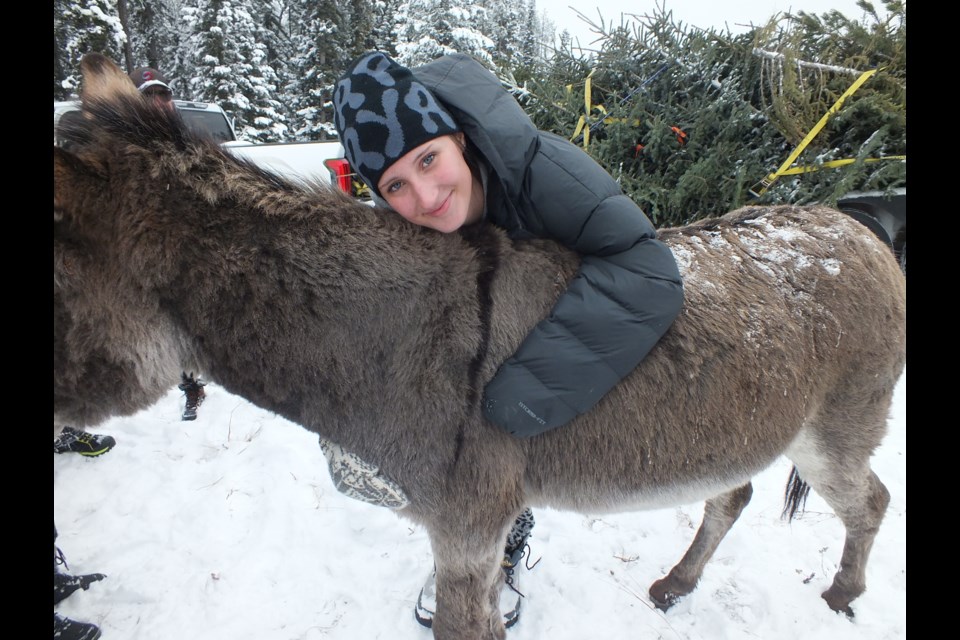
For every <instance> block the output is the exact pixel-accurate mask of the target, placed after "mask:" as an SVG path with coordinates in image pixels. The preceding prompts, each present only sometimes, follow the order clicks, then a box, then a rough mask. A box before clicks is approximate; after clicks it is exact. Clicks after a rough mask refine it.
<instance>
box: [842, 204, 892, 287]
mask: <svg viewBox="0 0 960 640" xmlns="http://www.w3.org/2000/svg"><path fill="white" fill-rule="evenodd" d="M837 208H838V209H840V210H841V211H843V212H844V213H846V214H848V215H849V216H851V217H853V218H856V219H857V220H858V221H860V222H861V223H862V224H864V225H866V226H867V227H868V228H869V229H870V230H871V231H873V232H874V233H875V234H876V235H877V236H878V237H879V238H880V239H881V240H883V241H884V242H886V243H887V244H889V245H890V246H891V247H892V248H893V251H894V254H895V255H896V256H897V258H898V259H899V260H900V268H901V269H902V270H903V272H904V273H906V272H907V188H906V187H902V188H899V189H894V190H893V191H892V193H889V194H888V193H884V192H883V191H855V192H851V193H848V194H847V195H845V196H843V197H842V198H840V200H838V201H837Z"/></svg>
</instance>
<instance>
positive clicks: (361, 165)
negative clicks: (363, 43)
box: [333, 51, 460, 195]
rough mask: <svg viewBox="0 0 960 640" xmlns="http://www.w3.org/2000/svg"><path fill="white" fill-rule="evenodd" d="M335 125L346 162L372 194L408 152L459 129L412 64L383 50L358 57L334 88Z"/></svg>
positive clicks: (376, 191) (378, 193) (377, 192)
mask: <svg viewBox="0 0 960 640" xmlns="http://www.w3.org/2000/svg"><path fill="white" fill-rule="evenodd" d="M333 108H334V124H335V125H336V127H337V132H338V133H339V134H340V141H341V143H342V144H343V148H344V151H345V153H346V156H347V161H349V162H350V166H352V167H353V169H354V171H356V172H357V173H358V174H359V175H360V177H361V178H363V181H364V182H366V183H367V186H369V187H370V188H371V189H372V190H373V192H374V193H376V194H377V195H381V194H380V192H379V191H378V190H377V183H378V182H380V178H381V177H382V176H383V174H384V172H385V171H386V170H387V169H389V168H390V165H392V164H393V163H394V162H396V161H397V160H398V159H400V158H401V157H402V156H403V155H404V154H406V153H407V152H409V151H411V150H413V149H415V148H417V147H419V146H420V145H422V144H423V143H425V142H427V141H429V140H432V139H433V138H437V137H439V136H443V135H447V134H451V133H456V132H457V131H459V130H460V128H459V127H458V126H457V123H456V122H455V121H454V119H453V117H452V116H451V115H450V114H449V113H448V112H447V110H446V109H444V108H443V106H442V105H441V104H440V103H439V102H438V101H437V99H436V97H434V95H433V94H432V93H430V91H429V90H428V89H427V88H426V87H425V86H424V85H422V84H421V83H420V82H418V81H417V79H416V78H415V77H414V75H413V73H412V72H411V71H410V69H408V68H406V67H404V66H402V65H400V64H398V63H397V62H395V61H394V60H393V59H391V58H390V57H389V56H387V55H386V54H384V53H380V52H379V51H374V52H368V53H365V54H363V55H362V56H360V57H359V58H357V59H356V60H354V61H353V62H352V63H351V64H350V66H349V67H347V70H346V72H344V74H343V75H342V76H340V80H339V81H338V82H337V85H336V87H335V89H334V93H333Z"/></svg>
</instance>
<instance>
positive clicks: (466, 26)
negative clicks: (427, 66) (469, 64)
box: [396, 0, 493, 69]
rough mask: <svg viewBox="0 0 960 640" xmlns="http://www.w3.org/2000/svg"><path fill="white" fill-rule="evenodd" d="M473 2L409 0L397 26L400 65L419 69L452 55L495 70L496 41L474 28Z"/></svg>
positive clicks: (403, 6) (400, 14)
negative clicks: (472, 60) (493, 53)
mask: <svg viewBox="0 0 960 640" xmlns="http://www.w3.org/2000/svg"><path fill="white" fill-rule="evenodd" d="M474 15H475V10H474V6H473V3H472V2H471V1H470V0H407V1H406V2H404V3H403V4H402V5H401V7H400V12H399V20H398V25H397V45H396V51H397V58H396V59H397V62H399V63H400V64H403V65H406V66H409V67H416V66H418V65H421V64H424V63H427V62H430V61H431V60H434V59H436V58H439V57H440V56H443V55H446V54H449V53H465V54H467V55H471V56H473V57H474V58H476V59H477V60H479V61H480V62H482V63H483V64H485V65H487V66H488V67H490V68H491V69H492V68H493V58H492V56H491V52H492V50H493V41H492V40H491V39H490V38H488V37H487V36H486V35H484V34H483V33H481V32H480V31H478V30H477V29H476V28H474V27H473V26H471V21H472V20H473V16H474Z"/></svg>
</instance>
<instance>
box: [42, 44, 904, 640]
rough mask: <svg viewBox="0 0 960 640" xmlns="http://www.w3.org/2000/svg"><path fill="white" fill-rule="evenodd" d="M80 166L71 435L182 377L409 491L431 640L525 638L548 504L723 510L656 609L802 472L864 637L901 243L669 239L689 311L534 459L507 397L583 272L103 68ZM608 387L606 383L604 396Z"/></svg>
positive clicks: (779, 227)
mask: <svg viewBox="0 0 960 640" xmlns="http://www.w3.org/2000/svg"><path fill="white" fill-rule="evenodd" d="M81 69H82V72H83V83H84V91H83V113H84V127H85V130H84V136H83V138H84V144H83V145H81V146H78V147H76V148H75V149H74V150H73V151H72V152H67V151H64V150H62V149H59V148H54V160H53V165H54V170H53V172H54V241H53V244H54V286H53V297H54V420H55V423H61V424H63V423H67V422H69V423H71V424H79V425H95V424H97V423H98V422H100V421H102V420H104V419H105V418H107V417H108V416H112V415H118V414H130V413H133V412H135V411H138V410H140V409H142V408H145V407H147V406H149V405H151V404H152V403H154V402H156V401H157V400H159V399H160V398H161V396H163V395H164V394H165V393H166V392H167V391H168V390H169V387H170V385H171V382H170V381H171V378H172V376H174V375H175V373H176V372H179V371H181V370H184V369H186V370H191V369H192V370H199V371H203V372H205V374H206V375H207V377H208V378H209V379H210V380H212V381H216V382H218V383H219V384H220V385H222V386H223V387H224V388H225V389H226V390H228V391H230V392H231V393H234V394H237V395H240V396H242V397H245V398H246V399H248V400H250V401H251V402H253V403H254V404H256V405H258V406H260V407H263V408H265V409H268V410H270V411H273V412H275V413H277V414H279V415H282V416H283V417H285V418H287V419H289V420H291V421H293V422H295V423H297V424H300V425H302V426H303V427H304V428H306V429H308V430H310V431H313V432H316V433H317V434H320V435H321V436H322V437H323V438H326V439H328V440H329V441H332V442H334V443H336V444H338V445H339V446H342V447H343V448H344V449H346V450H348V451H351V452H353V453H355V454H357V455H358V456H360V457H361V458H362V459H363V460H365V461H368V462H370V463H371V464H372V465H375V466H376V467H378V468H379V470H380V472H381V473H383V474H384V475H385V476H387V477H389V478H390V479H392V480H393V481H394V482H395V483H396V484H397V485H399V486H400V487H402V489H403V491H404V492H405V493H406V495H407V497H408V499H409V504H407V505H406V506H405V507H403V508H402V509H399V510H398V513H399V514H400V515H401V516H403V517H405V518H409V519H410V520H412V521H414V522H417V523H419V524H421V525H422V526H423V527H424V528H425V530H426V531H427V532H428V535H429V539H430V543H431V546H432V549H433V553H434V557H435V561H436V569H437V587H438V589H437V594H438V610H437V612H436V617H435V618H434V624H433V632H434V635H435V637H437V638H442V639H455V640H464V639H467V640H474V639H475V640H491V639H498V640H502V639H503V638H504V637H505V630H504V626H503V622H502V620H501V616H500V613H499V611H498V609H497V606H496V603H497V601H498V600H497V599H498V593H499V589H500V586H501V581H502V572H501V570H500V564H499V561H500V556H501V554H502V550H503V545H504V539H505V536H506V533H507V531H508V529H509V526H510V524H511V523H512V522H513V520H514V518H515V517H516V516H517V515H518V514H519V513H520V511H521V510H522V509H523V508H524V507H526V506H533V507H538V506H550V507H554V508H559V509H567V510H578V511H583V512H587V511H589V512H591V513H598V512H603V511H625V510H639V509H654V508H662V507H666V506H670V505H676V504H683V503H690V502H696V501H699V500H706V507H705V510H704V517H703V522H702V524H701V526H700V529H699V531H698V532H697V534H696V537H695V539H694V541H693V543H692V545H691V547H690V548H689V550H688V551H687V552H686V554H685V555H684V556H683V558H682V559H681V560H680V562H679V563H678V564H677V565H676V566H675V567H674V568H673V569H672V570H671V571H670V572H669V574H668V575H667V576H665V577H663V578H661V579H659V580H657V581H655V582H654V583H653V585H652V586H651V588H650V592H649V594H650V597H651V598H652V600H653V601H654V602H655V603H656V604H657V605H658V606H659V607H661V608H663V609H666V608H668V607H669V606H671V605H672V604H673V603H675V602H676V601H677V599H678V598H680V597H682V596H684V595H686V594H689V593H690V592H691V591H692V590H693V589H694V587H695V585H696V583H697V581H698V579H699V577H700V575H701V572H702V570H703V568H704V565H705V563H706V562H707V561H708V560H709V558H710V557H711V555H712V554H713V552H714V550H715V549H716V548H717V546H718V544H719V543H720V541H721V540H722V539H723V537H724V535H725V534H726V532H727V531H728V530H729V529H730V527H731V526H732V524H733V523H734V521H735V520H736V519H737V517H738V516H739V514H740V513H741V511H742V510H743V508H744V507H745V506H746V504H747V503H748V501H749V499H750V496H751V492H752V488H751V484H750V480H751V477H752V476H754V475H755V474H757V473H758V472H760V471H761V470H763V469H765V468H766V467H768V466H769V465H771V464H772V463H773V462H774V461H775V460H776V459H777V458H778V457H779V456H781V455H784V456H786V457H787V458H788V459H790V460H791V461H792V462H793V463H794V465H795V471H796V472H798V473H799V474H800V476H799V477H802V478H803V480H800V479H799V477H794V478H793V480H792V482H791V484H790V485H789V486H790V489H791V495H792V496H793V498H792V499H791V500H790V501H788V510H791V511H792V510H793V509H795V508H796V507H797V505H798V502H799V500H800V498H801V497H802V496H803V495H804V492H805V490H807V489H809V488H811V487H812V488H813V489H815V490H816V491H817V492H818V493H819V494H821V495H822V496H823V498H824V499H825V500H826V501H827V503H828V504H829V505H830V507H831V508H832V509H833V510H834V511H835V512H836V514H837V515H838V516H839V518H840V520H841V521H842V522H843V525H844V527H845V529H846V542H845V545H844V548H843V552H842V559H841V564H840V570H839V571H838V573H837V574H836V576H835V577H834V580H833V583H832V585H831V586H830V587H829V588H828V589H827V590H826V591H825V592H824V593H823V598H824V599H825V600H826V602H827V604H828V605H829V607H830V608H831V609H833V610H835V611H842V612H845V613H847V614H848V615H852V613H853V612H852V609H851V607H850V604H851V602H852V601H853V600H854V599H855V598H857V597H858V596H859V595H860V594H861V593H862V592H863V591H864V589H865V584H864V571H865V564H866V562H867V558H868V555H869V553H870V548H871V545H872V543H873V540H874V537H875V535H876V533H877V530H878V527H879V525H880V522H881V520H882V518H883V515H884V512H885V510H886V507H887V504H888V502H889V494H888V492H887V490H886V488H885V487H884V485H883V484H882V483H881V481H880V480H879V479H878V478H877V476H876V475H875V474H874V473H873V472H872V471H871V469H870V463H869V460H870V456H871V453H872V452H873V451H874V449H875V448H876V447H877V446H878V444H879V443H880V442H881V439H882V438H883V435H884V433H885V430H886V423H887V414H888V410H889V407H890V404H891V398H892V394H893V391H894V387H895V385H896V383H897V380H898V379H899V377H900V375H901V373H902V372H903V370H904V367H905V362H906V355H905V333H906V283H905V278H904V276H903V274H902V273H901V271H900V267H899V265H898V264H897V261H896V260H895V259H894V257H893V255H892V253H891V251H890V249H889V247H887V246H885V245H884V244H883V243H882V242H881V241H879V240H878V239H877V238H876V237H875V236H874V235H873V234H872V233H871V232H870V231H869V230H868V229H866V227H864V226H862V225H861V224H860V223H858V222H856V221H855V220H853V219H851V218H850V217H848V216H846V215H844V214H842V213H840V212H839V211H836V210H834V209H831V208H827V207H822V206H807V207H798V206H776V207H766V206H752V207H745V208H742V209H739V210H737V211H733V212H731V213H729V214H727V215H725V216H722V217H720V218H717V219H711V220H704V221H700V222H695V223H693V224H689V225H687V226H683V227H679V228H673V229H664V230H662V233H661V237H662V239H663V240H664V241H665V242H666V243H668V244H669V246H670V247H671V248H672V250H673V252H674V254H675V255H676V257H677V260H678V262H679V264H680V267H681V273H682V275H683V277H684V280H685V288H686V305H685V309H684V311H683V312H682V313H681V315H680V317H679V318H678V319H677V320H676V322H675V323H674V325H673V326H672V327H671V329H670V330H669V331H668V332H667V334H666V335H665V336H664V337H663V338H662V340H661V341H660V343H659V344H658V345H657V346H656V347H655V349H654V350H653V351H652V352H651V353H650V354H649V355H648V356H647V358H646V359H645V360H644V361H643V362H642V363H641V364H640V365H639V366H638V367H637V369H636V370H635V371H634V372H633V373H632V374H631V375H630V376H628V377H627V378H626V379H624V380H623V382H622V383H621V384H620V385H618V386H617V387H616V388H615V389H614V390H613V391H611V392H610V393H609V394H608V395H607V396H606V397H605V398H604V399H603V400H602V401H601V402H600V403H599V404H598V405H597V406H596V407H595V408H594V409H593V410H592V411H591V412H590V413H588V414H585V415H582V416H580V417H579V418H577V419H576V420H574V421H573V422H572V423H570V424H569V425H566V426H564V427H561V428H559V429H556V430H554V431H550V432H547V433H544V434H541V435H538V436H536V437H533V438H529V439H518V438H514V437H513V436H510V435H508V434H506V433H505V432H502V431H501V430H499V429H498V428H497V427H495V426H493V425H491V424H489V423H487V422H486V421H485V420H484V419H483V417H482V413H481V409H480V401H481V392H482V389H483V387H484V384H485V383H486V382H487V381H488V380H489V379H490V378H491V377H492V376H493V374H494V372H495V371H496V369H497V367H498V365H499V364H500V363H501V362H502V361H504V360H505V359H506V358H507V357H509V356H510V355H511V354H512V353H513V351H514V350H515V349H516V348H517V347H518V345H519V344H520V342H521V341H522V340H523V338H524V337H525V336H526V334H527V332H528V331H529V330H530V329H531V328H532V327H533V326H534V325H535V324H536V322H537V321H539V320H540V319H541V318H542V317H543V316H544V315H545V314H547V313H549V311H550V308H551V306H552V304H553V302H554V300H555V299H556V297H557V295H558V294H559V293H560V292H561V291H562V290H563V289H564V288H565V287H566V284H567V282H568V281H569V280H570V279H571V278H573V277H575V275H576V271H577V267H578V258H577V256H576V255H575V254H573V253H571V252H570V251H568V250H566V249H564V248H562V247H560V246H559V245H557V244H555V243H552V242H547V241H531V242H522V243H513V242H511V241H510V240H509V239H508V238H507V237H506V236H505V235H504V234H503V233H502V232H501V231H500V230H498V229H496V228H493V227H491V226H490V225H480V226H477V227H475V228H469V229H465V230H464V231H463V232H462V233H457V234H451V235H443V234H439V233H436V232H433V231H430V230H426V229H423V228H421V227H417V226H414V225H412V224H410V223H408V222H406V221H404V220H402V219H401V218H400V216H397V215H395V214H391V213H389V212H384V211H381V210H377V209H375V208H372V207H368V206H366V205H364V204H362V203H358V202H356V201H354V200H351V199H350V198H349V197H347V196H346V195H344V194H342V193H339V192H337V191H335V190H333V189H330V188H320V187H315V186H310V185H293V184H290V183H288V182H286V181H284V180H283V179H281V178H279V177H277V176H275V175H271V174H269V173H266V172H264V171H262V170H260V169H258V168H256V167H254V166H253V165H251V164H248V163H245V162H244V161H242V160H239V159H236V158H234V157H232V156H230V155H228V154H227V153H225V152H224V151H223V150H221V149H220V147H219V146H218V145H217V144H216V143H214V142H212V141H209V140H205V139H201V138H198V137H197V136H195V135H194V134H192V133H190V132H189V131H188V130H187V129H186V127H185V126H184V125H183V123H182V121H181V120H180V119H179V117H178V116H177V115H176V114H169V113H166V112H165V111H163V110H161V109H159V108H157V107H155V106H153V105H151V104H148V103H147V102H146V101H144V100H143V99H142V98H141V97H140V96H139V95H138V93H137V91H136V89H134V87H133V85H132V84H131V83H130V81H129V79H127V77H126V76H125V75H124V74H123V72H122V71H120V70H119V68H117V66H116V65H115V64H114V63H113V62H111V61H110V60H108V59H106V58H105V57H103V56H101V55H99V54H89V55H87V56H86V57H84V59H83V61H82V64H81ZM588 382H589V381H584V383H585V384H586V383H588Z"/></svg>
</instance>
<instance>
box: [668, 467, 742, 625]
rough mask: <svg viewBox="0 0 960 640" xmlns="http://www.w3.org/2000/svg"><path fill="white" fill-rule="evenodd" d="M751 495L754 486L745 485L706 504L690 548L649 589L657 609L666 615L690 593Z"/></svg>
mask: <svg viewBox="0 0 960 640" xmlns="http://www.w3.org/2000/svg"><path fill="white" fill-rule="evenodd" d="M752 495H753V485H751V484H750V483H749V482H748V483H747V484H745V485H743V486H742V487H740V488H738V489H734V490H733V491H728V492H727V493H724V494H721V495H719V496H717V497H715V498H711V499H709V500H707V502H706V505H705V506H704V509H703V523H702V524H701V525H700V530H699V531H697V535H696V537H695V538H694V539H693V544H691V545H690V548H689V549H687V552H686V553H685V554H684V556H683V558H682V559H681V560H680V562H679V563H677V566H675V567H674V568H673V569H671V570H670V573H669V574H667V576H666V577H665V578H661V579H660V580H657V581H656V582H654V583H653V586H651V587H650V598H651V599H652V600H653V603H654V604H655V605H656V606H657V608H658V609H662V610H664V611H666V610H667V609H669V608H670V607H671V606H673V605H674V604H675V603H676V602H677V600H678V599H679V598H680V597H681V596H685V595H687V594H688V593H690V592H691V591H693V589H694V587H696V586H697V581H698V580H700V576H701V575H702V574H703V567H704V566H705V565H706V564H707V561H708V560H710V557H711V556H713V552H714V551H716V550H717V546H718V545H719V544H720V541H721V540H723V537H724V536H725V535H727V531H729V530H730V527H732V526H733V523H734V522H736V521H737V518H739V517H740V513H741V512H742V511H743V509H744V507H746V506H747V503H749V502H750V497H751V496H752Z"/></svg>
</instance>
